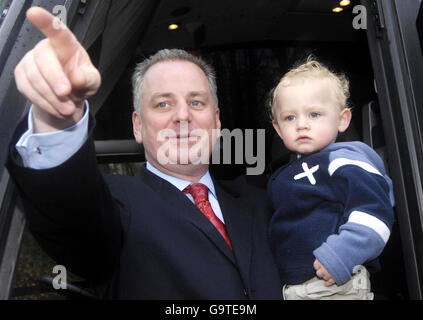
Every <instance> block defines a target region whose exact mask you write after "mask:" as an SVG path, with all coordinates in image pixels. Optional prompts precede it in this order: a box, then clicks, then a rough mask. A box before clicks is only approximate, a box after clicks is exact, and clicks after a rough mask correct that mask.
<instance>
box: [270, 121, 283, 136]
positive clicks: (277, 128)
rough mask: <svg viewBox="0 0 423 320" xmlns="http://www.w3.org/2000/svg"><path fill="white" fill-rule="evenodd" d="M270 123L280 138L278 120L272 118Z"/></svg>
mask: <svg viewBox="0 0 423 320" xmlns="http://www.w3.org/2000/svg"><path fill="white" fill-rule="evenodd" d="M272 124H273V128H275V130H276V132H277V134H278V136H279V137H280V138H281V139H282V135H281V129H280V128H279V125H278V122H277V121H276V120H273V121H272Z"/></svg>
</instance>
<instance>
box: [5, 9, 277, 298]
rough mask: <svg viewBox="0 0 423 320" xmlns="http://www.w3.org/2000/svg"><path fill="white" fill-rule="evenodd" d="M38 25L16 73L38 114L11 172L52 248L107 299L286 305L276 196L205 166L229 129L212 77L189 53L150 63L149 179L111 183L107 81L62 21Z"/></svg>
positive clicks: (17, 138) (13, 148) (141, 82)
mask: <svg viewBox="0 0 423 320" xmlns="http://www.w3.org/2000/svg"><path fill="white" fill-rule="evenodd" d="M27 15H28V18H29V19H30V20H31V22H32V23H33V24H34V25H35V26H36V27H38V28H39V29H40V30H41V31H42V32H43V33H44V34H45V35H46V36H47V38H46V39H44V40H42V41H41V42H40V43H39V44H38V45H37V46H36V47H35V48H34V49H33V50H31V51H30V52H28V54H27V55H26V56H25V57H24V58H23V59H22V60H21V62H20V63H19V64H18V66H17V67H16V70H15V78H16V83H17V86H18V89H19V90H20V92H22V93H23V94H24V95H25V96H26V97H28V99H29V100H30V101H31V102H32V103H33V105H32V107H31V110H30V113H29V116H28V120H26V119H25V120H24V121H22V122H21V123H20V124H19V125H18V128H17V130H16V132H15V135H14V138H13V140H12V143H11V145H10V152H9V159H8V163H7V167H8V169H9V171H10V174H11V176H12V178H13V179H14V181H15V182H16V184H17V186H18V188H19V189H20V191H21V195H22V198H23V200H24V204H25V209H26V214H27V217H28V221H29V227H30V229H31V230H32V232H33V233H34V236H35V237H36V239H37V240H38V241H39V243H40V244H41V246H42V247H43V248H44V249H45V250H46V251H47V252H48V253H49V254H50V255H51V256H52V257H53V258H54V259H55V260H56V261H57V262H58V263H60V264H63V265H65V266H66V267H67V268H68V269H69V270H71V271H73V272H74V273H76V274H79V275H81V276H83V277H85V278H86V279H88V280H89V281H91V282H92V284H93V285H95V286H98V287H101V288H102V295H103V296H104V297H111V298H120V299H280V298H281V288H280V283H279V276H278V274H277V269H276V267H275V264H274V260H273V257H272V255H271V251H270V248H269V245H268V242H267V222H268V219H269V215H270V210H269V208H268V205H267V201H266V194H265V193H264V191H263V190H260V189H258V188H255V187H252V186H250V185H248V184H247V183H246V181H244V180H241V179H238V180H237V181H233V182H227V183H222V182H219V181H216V180H215V179H213V177H211V175H210V174H209V171H208V164H207V163H206V162H204V161H197V160H198V159H199V158H198V156H201V153H202V152H204V150H206V151H207V152H208V153H207V155H210V152H211V149H212V147H213V144H214V142H215V136H216V135H215V134H214V130H216V129H220V120H219V109H218V108H217V95H216V85H215V80H214V74H213V70H212V69H211V67H210V66H208V65H207V64H205V63H204V62H203V61H202V60H200V59H198V58H196V57H193V56H191V55H189V54H188V53H186V52H185V51H182V50H162V51H160V52H158V53H157V54H155V55H154V56H152V57H150V58H149V59H147V60H146V61H144V62H143V63H141V64H139V65H138V66H137V68H136V71H135V73H134V77H133V85H134V107H135V111H134V113H133V118H132V120H133V128H134V136H135V139H136V141H137V142H138V143H143V145H144V149H145V155H146V159H147V163H146V165H145V166H144V167H143V168H142V170H141V172H140V175H139V176H137V177H125V176H117V175H102V174H101V173H100V172H99V170H98V168H97V164H96V157H95V150H94V146H93V141H92V132H93V127H94V120H93V118H92V117H91V116H90V115H89V112H88V109H89V106H88V104H87V103H86V102H85V100H86V98H87V97H89V96H91V95H92V94H94V93H95V92H96V91H97V89H98V88H99V86H100V82H101V79H100V75H99V72H98V71H97V70H96V69H95V67H94V66H93V65H92V63H91V61H90V59H89V57H88V54H87V53H86V51H85V50H84V49H83V47H82V46H81V45H80V44H79V43H78V41H77V40H76V38H75V37H74V36H73V34H72V33H71V32H70V31H69V29H67V28H66V27H62V28H57V25H55V24H54V23H53V16H52V15H50V14H49V13H48V12H46V11H45V10H42V9H40V8H32V9H30V10H29V11H28V14H27ZM163 137H164V138H163ZM187 155H189V156H188V157H187ZM190 155H192V156H193V157H191V156H190ZM193 158H195V159H196V160H195V161H194V160H193Z"/></svg>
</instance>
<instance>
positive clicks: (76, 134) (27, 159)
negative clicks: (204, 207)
mask: <svg viewBox="0 0 423 320" xmlns="http://www.w3.org/2000/svg"><path fill="white" fill-rule="evenodd" d="M88 114H89V105H88V101H86V103H85V113H84V116H83V117H82V119H81V120H80V121H79V122H78V123H76V124H75V125H73V126H71V127H69V128H66V129H64V130H59V131H54V132H48V133H34V132H33V120H32V106H31V108H30V110H29V114H28V130H27V131H26V132H25V133H24V134H23V135H22V136H21V138H20V139H19V141H18V142H17V143H16V145H15V147H16V150H17V151H18V153H19V154H20V156H21V157H22V160H23V164H24V166H25V167H27V168H32V169H39V170H40V169H50V168H53V167H57V166H59V165H61V164H62V163H64V162H65V161H67V160H68V159H69V158H70V157H71V156H72V155H73V154H75V152H77V151H78V150H79V148H80V147H81V146H82V145H83V144H84V143H85V141H86V140H87V138H88V119H89V116H88ZM147 170H149V171H150V172H152V173H154V174H155V175H157V176H159V177H160V178H162V179H165V180H166V181H168V182H169V183H171V184H172V185H174V186H175V187H176V188H178V189H179V190H181V191H182V190H184V189H185V188H186V187H187V186H188V185H190V184H191V182H190V181H186V180H183V179H179V178H176V177H173V176H170V175H168V174H165V173H163V172H161V171H160V170H158V169H157V168H155V167H154V166H153V165H151V164H150V163H149V162H147ZM198 182H199V183H203V184H205V185H206V186H207V187H208V189H209V202H210V205H211V207H212V209H213V211H214V213H215V214H216V216H217V217H218V218H219V219H220V220H221V221H222V222H223V223H224V219H223V215H222V211H221V209H220V206H219V202H218V200H217V196H216V192H215V188H214V184H213V180H212V178H211V176H210V173H209V171H207V172H206V174H205V175H204V176H202V177H201V179H200V180H199V181H198ZM186 196H187V197H188V198H189V199H190V200H191V201H192V202H194V199H193V197H192V196H191V195H190V194H187V195H186Z"/></svg>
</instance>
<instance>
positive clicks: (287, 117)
mask: <svg viewBox="0 0 423 320" xmlns="http://www.w3.org/2000/svg"><path fill="white" fill-rule="evenodd" d="M285 120H287V121H294V120H295V116H292V115H291V116H286V117H285Z"/></svg>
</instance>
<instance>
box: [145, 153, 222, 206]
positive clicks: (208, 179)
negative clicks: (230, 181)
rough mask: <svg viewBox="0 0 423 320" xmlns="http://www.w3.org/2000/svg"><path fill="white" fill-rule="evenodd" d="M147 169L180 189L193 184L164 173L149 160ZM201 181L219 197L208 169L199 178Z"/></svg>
mask: <svg viewBox="0 0 423 320" xmlns="http://www.w3.org/2000/svg"><path fill="white" fill-rule="evenodd" d="M146 167H147V170H148V171H150V172H152V173H154V174H155V175H156V176H159V177H160V178H162V179H164V180H166V181H167V182H169V183H171V184H172V185H174V186H175V187H176V188H178V189H179V190H180V191H182V190H184V189H185V188H186V187H188V186H189V185H190V184H192V182H191V181H188V180H184V179H180V178H176V177H174V176H171V175H168V174H166V173H163V172H162V171H160V170H159V169H157V168H156V167H154V166H153V165H152V164H150V163H149V162H148V161H147V164H146ZM198 182H199V183H202V184H205V185H206V186H207V188H209V191H210V192H211V193H212V194H213V196H214V197H215V198H216V199H217V196H216V192H215V189H214V183H213V180H212V178H211V175H210V172H209V171H208V170H207V172H206V173H205V174H204V175H203V176H202V177H201V179H200V180H198Z"/></svg>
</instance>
